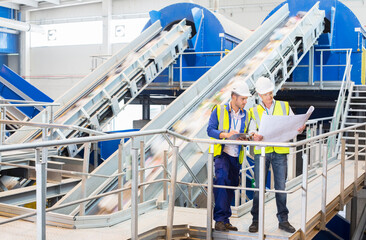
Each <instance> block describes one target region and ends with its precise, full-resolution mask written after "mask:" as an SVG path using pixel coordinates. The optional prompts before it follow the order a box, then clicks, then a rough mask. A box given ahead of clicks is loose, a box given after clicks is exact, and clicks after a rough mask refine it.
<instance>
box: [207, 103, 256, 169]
mask: <svg viewBox="0 0 366 240" xmlns="http://www.w3.org/2000/svg"><path fill="white" fill-rule="evenodd" d="M215 108H216V109H217V120H218V122H219V128H218V130H220V131H222V132H229V126H230V122H229V112H228V111H227V109H226V105H216V106H215V107H214V108H213V109H215ZM243 111H245V126H244V132H246V131H247V128H248V125H249V122H250V119H251V117H250V112H249V111H246V110H244V109H243ZM212 139H214V138H212ZM223 140H225V138H224V139H223ZM222 149H223V146H222V145H221V144H215V145H214V157H216V156H219V155H221V153H222ZM244 151H245V147H244V146H241V148H240V153H239V164H242V163H243V160H244V153H245V152H244Z"/></svg>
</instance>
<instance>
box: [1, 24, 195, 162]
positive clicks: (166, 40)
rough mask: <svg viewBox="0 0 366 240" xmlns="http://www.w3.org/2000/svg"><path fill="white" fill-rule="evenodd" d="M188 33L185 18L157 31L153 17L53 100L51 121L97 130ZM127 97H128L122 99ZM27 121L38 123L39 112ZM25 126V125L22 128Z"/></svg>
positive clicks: (24, 136)
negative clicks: (141, 29) (53, 107)
mask: <svg viewBox="0 0 366 240" xmlns="http://www.w3.org/2000/svg"><path fill="white" fill-rule="evenodd" d="M190 34H191V27H190V26H187V25H186V24H185V20H182V21H181V22H179V23H177V24H176V25H174V26H173V27H172V28H171V29H170V30H169V31H162V27H161V25H160V22H159V21H157V22H156V23H154V24H153V25H152V26H151V27H150V28H149V29H147V30H145V31H144V32H143V33H142V34H141V35H140V36H139V37H138V38H137V39H135V40H134V41H133V42H131V43H130V44H129V45H128V46H126V47H125V48H123V49H122V50H121V51H120V52H119V53H117V54H116V55H114V56H113V57H111V58H110V59H109V60H108V61H107V62H106V63H104V64H103V65H102V66H100V67H99V68H98V69H96V70H95V71H93V72H92V73H91V74H89V75H88V76H87V77H85V78H84V79H83V80H82V81H81V82H80V83H78V85H76V86H75V87H74V88H72V89H71V90H70V91H68V92H67V93H66V94H65V95H63V96H62V97H60V98H59V99H57V100H56V101H55V102H58V103H60V104H61V107H59V108H58V109H56V111H55V122H56V123H59V124H67V125H77V126H81V127H91V128H94V129H98V130H100V129H102V128H103V127H104V126H106V124H107V123H108V122H109V121H111V120H112V119H113V118H114V117H115V116H116V115H117V114H118V113H119V112H120V111H121V110H123V109H124V108H125V106H126V105H127V104H129V103H130V102H131V101H132V100H133V99H134V98H135V97H136V96H137V95H138V94H139V93H141V92H142V91H143V90H144V89H145V88H146V87H147V86H148V84H149V83H151V82H152V81H153V80H154V79H155V77H157V76H158V75H159V74H160V73H161V72H162V71H163V70H164V69H165V68H167V67H168V66H169V65H170V64H172V63H173V62H174V60H175V59H176V58H177V57H178V56H179V54H181V53H182V52H183V51H184V50H185V49H186V48H187V46H188V43H187V41H188V39H189V37H190ZM126 97H128V99H129V100H128V101H126V102H124V99H126ZM39 115H41V114H39ZM32 121H34V122H41V116H37V117H35V118H34V119H32ZM26 129H29V128H28V127H23V128H22V130H26ZM39 134H40V131H35V130H33V131H19V132H17V133H15V134H13V135H12V136H11V137H10V138H9V139H8V140H7V143H19V142H28V141H32V140H33V139H34V138H37V136H38V135H39ZM76 134H78V132H77V131H69V130H58V131H56V132H55V134H54V136H53V138H54V139H55V138H61V139H64V138H70V137H74V136H76ZM78 152H79V149H77V147H76V146H71V147H69V154H70V156H75V155H76V154H77V153H78Z"/></svg>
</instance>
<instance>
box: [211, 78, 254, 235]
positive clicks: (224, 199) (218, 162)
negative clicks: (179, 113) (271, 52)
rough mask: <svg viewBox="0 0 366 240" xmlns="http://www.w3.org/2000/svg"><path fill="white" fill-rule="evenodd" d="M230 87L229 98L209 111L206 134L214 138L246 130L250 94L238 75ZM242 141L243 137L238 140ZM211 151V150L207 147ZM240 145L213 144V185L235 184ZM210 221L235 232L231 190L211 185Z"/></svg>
mask: <svg viewBox="0 0 366 240" xmlns="http://www.w3.org/2000/svg"><path fill="white" fill-rule="evenodd" d="M234 80H235V82H236V83H235V84H233V85H234V86H233V87H232V88H231V100H230V102H228V103H226V104H223V105H216V106H215V107H214V108H213V110H212V113H211V117H210V120H209V123H208V127H207V135H208V136H209V137H211V138H214V139H227V138H230V137H231V136H233V135H234V134H238V133H246V132H247V129H248V126H249V122H250V112H249V111H247V110H245V109H244V107H245V104H246V103H247V99H248V97H250V96H251V94H250V92H249V88H248V85H247V84H246V83H245V81H244V80H243V78H242V77H236V78H234ZM242 140H244V139H242ZM210 151H211V152H212V149H210ZM244 151H245V147H244V146H238V145H229V144H226V145H224V144H215V145H214V149H213V153H214V161H215V178H214V184H215V185H225V186H238V185H239V172H240V166H241V163H242V162H243V158H244ZM213 192H214V198H215V208H214V220H215V222H216V223H215V230H217V231H237V230H238V229H237V228H236V227H234V226H233V225H231V223H230V220H229V218H230V216H231V208H230V206H231V202H232V201H233V199H234V190H232V189H223V188H214V190H213Z"/></svg>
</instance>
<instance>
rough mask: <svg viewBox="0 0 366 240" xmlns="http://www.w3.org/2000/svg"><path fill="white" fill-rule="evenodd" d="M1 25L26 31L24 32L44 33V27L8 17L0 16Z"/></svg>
mask: <svg viewBox="0 0 366 240" xmlns="http://www.w3.org/2000/svg"><path fill="white" fill-rule="evenodd" d="M0 26H1V27H5V28H11V29H15V30H18V31H24V32H38V33H44V32H45V31H44V28H43V27H42V26H39V25H34V24H30V23H26V22H21V21H17V20H12V19H8V18H3V17H0Z"/></svg>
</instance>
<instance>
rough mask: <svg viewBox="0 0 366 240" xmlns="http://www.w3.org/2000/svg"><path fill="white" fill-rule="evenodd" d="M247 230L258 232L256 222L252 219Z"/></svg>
mask: <svg viewBox="0 0 366 240" xmlns="http://www.w3.org/2000/svg"><path fill="white" fill-rule="evenodd" d="M249 232H251V233H256V232H258V222H257V221H253V222H252V224H251V225H250V226H249Z"/></svg>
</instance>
